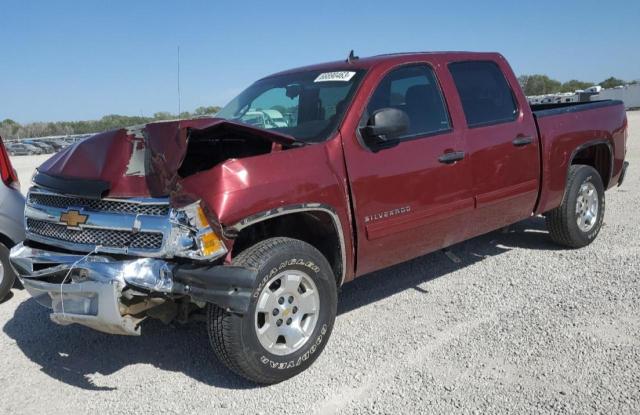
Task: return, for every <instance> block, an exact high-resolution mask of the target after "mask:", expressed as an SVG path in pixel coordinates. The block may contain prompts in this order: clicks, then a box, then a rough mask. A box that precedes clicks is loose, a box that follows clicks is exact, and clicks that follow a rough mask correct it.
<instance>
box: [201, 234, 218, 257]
mask: <svg viewBox="0 0 640 415" xmlns="http://www.w3.org/2000/svg"><path fill="white" fill-rule="evenodd" d="M199 238H200V249H201V251H202V255H203V256H209V255H213V254H215V253H216V252H218V251H220V250H221V249H222V241H221V240H220V238H218V236H217V235H216V234H215V233H214V232H213V231H209V232H206V233H203V234H202V235H200V237H199Z"/></svg>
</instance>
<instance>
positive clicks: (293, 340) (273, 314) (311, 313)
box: [255, 270, 320, 356]
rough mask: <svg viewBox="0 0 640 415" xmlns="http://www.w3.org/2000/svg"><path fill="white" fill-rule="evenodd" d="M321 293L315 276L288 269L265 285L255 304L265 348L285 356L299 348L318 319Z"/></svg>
mask: <svg viewBox="0 0 640 415" xmlns="http://www.w3.org/2000/svg"><path fill="white" fill-rule="evenodd" d="M319 311H320V295H319V294H318V289H317V287H316V284H315V282H313V279H311V277H310V276H309V275H307V274H306V273H304V272H302V271H298V270H286V271H283V272H281V273H279V274H278V275H276V276H275V277H273V278H272V279H271V280H269V282H268V283H267V284H265V286H264V288H263V289H262V292H261V293H260V295H259V297H258V303H257V304H256V315H255V329H256V334H257V336H258V340H259V341H260V344H261V345H262V347H264V348H265V349H266V350H267V351H269V353H273V354H275V355H279V356H285V355H288V354H291V353H294V352H295V351H297V350H299V349H300V348H301V347H302V346H303V345H304V344H305V343H306V342H307V340H309V337H311V334H312V333H313V330H314V329H315V327H316V323H317V322H318V313H319Z"/></svg>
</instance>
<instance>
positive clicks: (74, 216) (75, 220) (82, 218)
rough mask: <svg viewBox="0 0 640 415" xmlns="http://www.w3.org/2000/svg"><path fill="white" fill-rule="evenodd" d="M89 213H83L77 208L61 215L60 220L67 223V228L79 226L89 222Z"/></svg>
mask: <svg viewBox="0 0 640 415" xmlns="http://www.w3.org/2000/svg"><path fill="white" fill-rule="evenodd" d="M87 219H89V215H82V214H80V212H78V211H77V210H69V211H67V212H64V213H63V214H62V215H60V222H62V223H64V224H66V225H67V228H77V227H78V225H83V224H85V223H87Z"/></svg>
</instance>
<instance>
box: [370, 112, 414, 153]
mask: <svg viewBox="0 0 640 415" xmlns="http://www.w3.org/2000/svg"><path fill="white" fill-rule="evenodd" d="M407 131H409V117H408V116H407V114H406V113H405V112H404V111H401V110H399V109H396V108H382V109H379V110H377V111H376V112H374V113H373V114H371V117H369V121H367V125H366V126H365V127H362V128H361V129H360V133H361V134H362V138H363V140H364V141H365V144H366V145H367V146H368V147H369V148H370V149H371V151H373V152H378V151H380V150H382V149H385V148H391V147H395V146H397V145H398V144H399V143H400V139H399V137H400V136H401V135H402V134H404V133H406V132H407Z"/></svg>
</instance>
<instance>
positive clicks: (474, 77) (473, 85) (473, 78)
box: [449, 61, 518, 127]
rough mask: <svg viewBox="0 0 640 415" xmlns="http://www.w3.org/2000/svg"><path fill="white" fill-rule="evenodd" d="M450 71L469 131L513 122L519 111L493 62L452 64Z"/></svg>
mask: <svg viewBox="0 0 640 415" xmlns="http://www.w3.org/2000/svg"><path fill="white" fill-rule="evenodd" d="M449 71H450V72H451V75H452V76H453V81H454V82H455V84H456V88H457V89H458V95H460V99H461V100H462V108H463V110H464V115H465V118H466V119H467V125H468V126H469V127H480V126H483V125H490V124H498V123H503V122H509V121H513V120H515V119H516V117H517V116H518V107H517V105H516V102H515V100H514V97H513V93H512V91H511V88H510V87H509V84H508V83H507V80H506V79H505V77H504V74H503V73H502V71H501V70H500V68H499V67H498V65H497V64H496V63H495V62H488V61H468V62H455V63H451V64H449Z"/></svg>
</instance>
